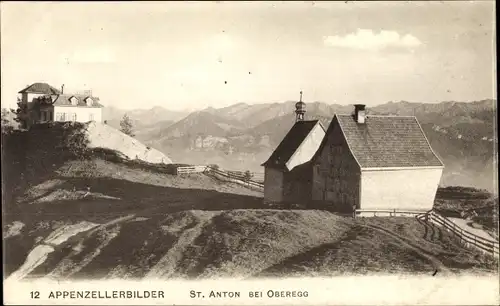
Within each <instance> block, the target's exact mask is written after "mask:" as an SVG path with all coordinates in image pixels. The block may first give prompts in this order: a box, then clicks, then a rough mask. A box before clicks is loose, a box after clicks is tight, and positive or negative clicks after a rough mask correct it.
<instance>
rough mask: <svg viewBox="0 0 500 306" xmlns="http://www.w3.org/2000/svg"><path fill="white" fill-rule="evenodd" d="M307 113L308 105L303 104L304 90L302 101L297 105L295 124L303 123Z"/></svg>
mask: <svg viewBox="0 0 500 306" xmlns="http://www.w3.org/2000/svg"><path fill="white" fill-rule="evenodd" d="M305 113H306V104H305V103H304V102H302V90H301V91H300V100H299V102H297V103H295V122H298V121H303V120H304V115H305Z"/></svg>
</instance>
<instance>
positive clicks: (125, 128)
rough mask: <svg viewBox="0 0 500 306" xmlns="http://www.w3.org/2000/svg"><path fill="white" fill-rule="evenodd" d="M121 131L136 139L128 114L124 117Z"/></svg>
mask: <svg viewBox="0 0 500 306" xmlns="http://www.w3.org/2000/svg"><path fill="white" fill-rule="evenodd" d="M120 128H121V129H120V131H122V133H124V134H127V135H129V136H130V137H134V136H135V135H134V131H133V125H132V120H130V118H129V116H127V114H125V115H123V119H122V120H121V121H120Z"/></svg>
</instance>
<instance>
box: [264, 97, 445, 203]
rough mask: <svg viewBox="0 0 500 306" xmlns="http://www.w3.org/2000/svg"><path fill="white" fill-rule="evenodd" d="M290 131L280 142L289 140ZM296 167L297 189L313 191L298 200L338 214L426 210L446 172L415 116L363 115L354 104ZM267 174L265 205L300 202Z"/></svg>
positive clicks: (363, 108)
mask: <svg viewBox="0 0 500 306" xmlns="http://www.w3.org/2000/svg"><path fill="white" fill-rule="evenodd" d="M293 130H294V128H292V130H290V132H289V133H288V134H287V136H286V137H285V139H284V140H283V142H285V141H286V140H287V137H293V134H292V132H293ZM280 146H281V144H280ZM280 146H278V148H277V149H276V151H275V152H274V153H273V155H272V156H271V158H270V160H272V157H273V156H274V155H275V154H277V152H278V153H279V152H280V150H281V148H280ZM290 149H291V151H293V150H294V148H293V147H290ZM294 153H295V152H292V154H291V155H293V154H294ZM288 154H289V155H290V153H288ZM267 163H268V162H267ZM299 163H301V164H300V165H299V164H298V163H297V164H295V169H301V171H302V174H301V175H300V176H299V177H300V180H301V181H302V183H300V185H301V186H303V187H304V188H306V187H305V186H307V188H309V187H310V188H311V190H310V191H309V190H308V189H307V192H306V194H305V195H303V196H302V197H301V198H300V199H301V200H303V199H304V198H308V200H309V201H311V202H323V203H327V205H329V206H330V207H331V208H333V209H338V210H342V211H345V210H352V209H358V210H398V211H403V210H418V211H427V210H430V209H432V207H433V204H434V197H435V194H436V191H437V188H438V185H439V181H440V179H441V175H442V172H443V168H444V165H443V163H442V162H441V160H440V159H439V158H438V156H437V155H436V154H435V153H434V152H433V150H432V148H431V147H430V145H429V142H428V141H427V138H426V137H425V135H424V133H423V131H422V128H421V127H420V124H419V123H418V121H417V119H416V117H413V116H408V117H404V116H367V115H366V113H365V106H364V105H355V110H354V113H353V114H352V115H335V116H334V117H333V119H332V121H331V123H330V125H329V127H328V129H327V131H326V134H325V136H324V137H323V139H322V141H321V144H320V145H319V147H318V149H317V150H316V152H315V153H314V154H313V156H311V158H310V160H306V159H305V158H304V159H301V160H300V161H299ZM264 165H265V166H266V163H265V164H264ZM285 170H288V169H285ZM273 171H275V170H273ZM268 172H270V171H269V170H268V168H267V167H266V175H265V183H264V198H265V199H266V200H268V201H276V200H281V201H286V200H289V199H290V200H296V199H298V198H294V197H287V196H286V194H287V190H286V189H284V188H282V189H281V190H279V186H281V185H279V184H275V183H274V181H273V179H274V180H275V181H279V179H277V178H275V177H278V178H279V175H277V174H275V175H269V176H268ZM270 173H271V172H270ZM272 173H277V172H272ZM268 177H269V180H268ZM305 181H307V183H306V182H305ZM298 182H299V180H297V183H298ZM297 183H296V184H297ZM275 185H276V186H278V187H276V186H275ZM280 193H281V194H283V196H282V197H281V198H280V197H279V196H278V195H279V194H280ZM309 195H310V197H309Z"/></svg>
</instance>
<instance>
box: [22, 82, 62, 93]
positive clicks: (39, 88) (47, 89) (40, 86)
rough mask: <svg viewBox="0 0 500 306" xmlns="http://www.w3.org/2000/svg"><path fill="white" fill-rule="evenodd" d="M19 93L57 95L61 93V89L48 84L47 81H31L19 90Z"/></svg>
mask: <svg viewBox="0 0 500 306" xmlns="http://www.w3.org/2000/svg"><path fill="white" fill-rule="evenodd" d="M19 93H35V94H46V95H58V94H60V93H61V91H59V90H58V89H56V88H54V87H52V86H50V85H49V84H47V83H33V84H31V85H30V86H28V87H26V88H25V89H23V90H21V91H20V92H19Z"/></svg>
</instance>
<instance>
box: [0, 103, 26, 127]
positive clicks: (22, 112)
mask: <svg viewBox="0 0 500 306" xmlns="http://www.w3.org/2000/svg"><path fill="white" fill-rule="evenodd" d="M10 111H11V112H12V113H13V114H14V115H16V117H15V118H14V120H15V121H16V122H18V123H19V127H20V128H22V129H25V128H27V127H28V118H29V116H28V105H27V104H26V103H23V102H22V101H21V99H19V98H17V109H11V110H10ZM2 116H3V114H2ZM2 118H3V117H2Z"/></svg>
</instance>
